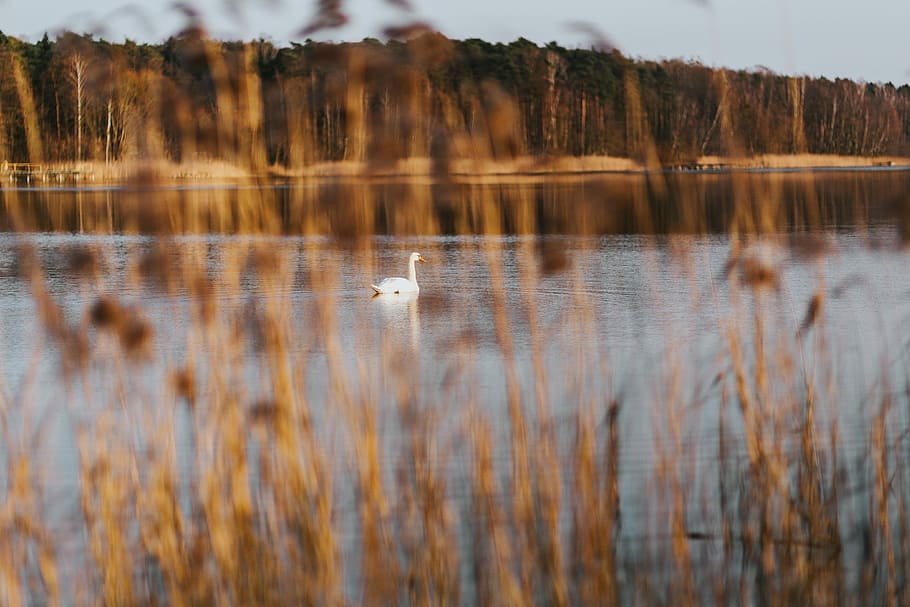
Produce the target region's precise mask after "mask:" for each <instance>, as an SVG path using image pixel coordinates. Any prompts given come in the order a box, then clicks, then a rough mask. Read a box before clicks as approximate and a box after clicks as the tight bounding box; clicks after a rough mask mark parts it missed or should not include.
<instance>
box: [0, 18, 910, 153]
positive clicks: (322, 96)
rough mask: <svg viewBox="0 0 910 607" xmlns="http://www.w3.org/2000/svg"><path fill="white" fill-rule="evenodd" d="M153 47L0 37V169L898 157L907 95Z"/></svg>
mask: <svg viewBox="0 0 910 607" xmlns="http://www.w3.org/2000/svg"><path fill="white" fill-rule="evenodd" d="M418 34H419V35H414V36H411V37H407V36H404V35H402V36H401V38H402V39H400V40H399V39H394V38H393V39H390V40H389V41H387V42H381V41H379V40H376V39H365V40H363V41H361V42H356V43H329V42H316V41H312V40H306V41H305V42H302V43H299V44H298V43H292V44H290V45H288V46H284V47H279V46H276V45H275V44H273V43H271V42H268V41H265V40H258V41H253V42H236V41H235V42H220V41H215V40H211V39H209V38H207V37H206V35H205V34H204V32H202V31H195V30H192V29H189V30H187V31H185V32H183V33H181V34H180V35H177V36H174V37H171V38H169V39H168V40H166V41H165V42H163V43H160V44H140V43H136V42H133V41H129V40H127V41H125V42H123V43H111V42H107V41H105V40H103V39H96V38H95V37H93V36H91V35H78V34H73V33H63V34H60V35H58V36H56V37H55V38H54V39H51V38H49V37H48V36H47V35H45V36H44V38H43V39H41V40H39V41H37V42H34V43H30V42H26V41H22V40H19V39H17V38H13V37H9V36H5V35H3V34H2V33H0V74H4V77H3V78H0V160H4V159H5V160H7V161H10V162H83V161H103V162H117V161H120V160H125V159H135V158H146V157H158V158H165V159H168V160H172V161H174V162H186V161H191V160H199V159H218V160H223V161H226V162H231V163H235V164H237V165H238V166H245V167H248V168H251V169H262V168H266V167H270V166H278V167H299V166H304V165H307V164H312V163H317V162H326V161H339V160H351V161H388V160H390V159H399V158H414V157H420V158H427V157H429V158H433V159H444V158H447V157H462V156H472V157H491V158H502V157H515V156H540V157H557V156H594V155H609V156H617V157H628V158H633V159H636V160H640V161H644V162H649V163H658V162H659V163H670V162H686V161H692V160H693V159H695V158H698V157H700V156H704V155H718V156H725V157H748V156H752V155H757V154H772V153H773V154H806V153H812V154H839V155H852V156H878V155H893V156H900V155H910V87H908V86H907V85H902V86H900V87H895V86H894V85H892V84H891V83H884V84H881V83H878V84H873V83H864V82H853V81H850V80H846V79H836V80H833V81H832V80H829V79H826V78H816V77H808V76H786V75H779V74H775V73H772V72H770V71H767V70H762V69H756V70H752V71H743V70H740V71H734V70H728V69H718V68H712V67H708V66H705V65H702V64H700V63H698V62H694V61H682V60H662V61H646V60H639V59H633V58H629V57H626V56H624V55H623V54H622V53H621V52H619V51H618V50H615V49H609V48H607V49H598V48H595V47H592V48H588V49H583V48H563V47H562V46H560V45H558V44H556V43H550V44H547V45H545V46H539V45H537V44H535V43H533V42H530V41H528V40H525V39H519V40H516V41H514V42H511V43H509V44H501V43H496V44H493V43H489V42H485V41H483V40H477V39H468V40H450V39H447V38H445V37H444V36H442V35H441V34H438V33H434V32H430V31H424V32H419V33H418Z"/></svg>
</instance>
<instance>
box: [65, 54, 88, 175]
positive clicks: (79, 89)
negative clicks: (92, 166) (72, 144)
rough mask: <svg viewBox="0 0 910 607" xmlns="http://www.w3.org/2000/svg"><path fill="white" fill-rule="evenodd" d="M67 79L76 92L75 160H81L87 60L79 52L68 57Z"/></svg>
mask: <svg viewBox="0 0 910 607" xmlns="http://www.w3.org/2000/svg"><path fill="white" fill-rule="evenodd" d="M69 68H70V71H69V73H68V76H69V80H70V82H71V83H72V85H73V89H74V92H75V93H76V162H82V106H83V99H84V96H85V82H86V77H87V71H88V61H86V60H85V58H84V57H83V56H82V54H81V53H74V54H73V55H71V56H70V58H69Z"/></svg>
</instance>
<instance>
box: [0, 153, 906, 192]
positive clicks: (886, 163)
mask: <svg viewBox="0 0 910 607" xmlns="http://www.w3.org/2000/svg"><path fill="white" fill-rule="evenodd" d="M10 166H12V165H10ZM28 166H31V167H38V168H36V169H34V173H33V174H32V175H28V176H26V177H25V178H23V177H22V174H19V175H13V174H12V173H10V172H9V171H8V170H7V163H4V164H3V169H4V170H3V174H2V179H3V182H14V183H16V185H21V184H22V183H23V182H27V183H29V184H32V183H33V184H34V186H35V187H38V186H40V185H43V184H46V185H48V186H53V185H55V184H65V185H74V184H75V185H83V184H92V185H108V184H110V185H116V184H141V185H154V184H156V183H159V182H176V183H187V182H216V181H223V180H228V181H248V180H257V179H263V178H266V179H272V180H276V181H297V180H324V179H354V180H358V179H364V180H383V179H417V180H427V181H429V182H434V181H437V180H438V179H439V177H440V170H439V169H438V168H436V167H434V162H433V161H432V160H431V159H429V158H408V159H402V160H396V161H393V162H388V163H382V164H375V163H369V162H358V161H334V162H323V163H317V164H312V165H308V166H306V167H304V168H302V169H300V170H288V169H287V168H286V167H275V166H272V167H267V168H265V169H263V170H262V171H261V172H253V171H249V170H246V169H244V168H241V167H239V166H237V165H233V164H230V163H227V162H223V161H195V162H190V163H174V162H170V161H164V160H152V161H137V160H128V161H118V162H116V163H110V164H105V163H103V162H82V163H48V164H44V165H28ZM905 170H910V157H897V156H875V157H865V156H834V155H823V154H794V155H783V154H765V155H761V156H755V157H749V158H732V157H731V158H725V157H717V156H706V157H702V158H698V159H695V160H692V161H686V162H676V163H666V164H662V165H659V166H657V165H653V166H646V165H645V164H642V163H640V162H637V161H635V160H632V159H630V158H620V157H613V156H581V157H571V156H564V157H555V158H539V157H531V156H526V157H518V158H514V159H509V160H493V159H473V158H467V159H465V158H461V159H453V160H451V161H449V162H448V163H447V166H446V167H444V169H443V170H442V171H441V174H442V175H444V176H447V177H448V178H449V179H451V180H453V181H456V182H469V183H473V182H484V181H500V180H503V179H510V178H511V179H519V180H539V179H543V178H548V177H553V178H571V177H581V178H584V177H590V176H595V175H611V174H613V175H633V176H634V175H654V174H713V175H717V174H730V173H812V172H840V171H844V172H848V171H905ZM49 176H52V178H48V177H49ZM0 187H2V186H0Z"/></svg>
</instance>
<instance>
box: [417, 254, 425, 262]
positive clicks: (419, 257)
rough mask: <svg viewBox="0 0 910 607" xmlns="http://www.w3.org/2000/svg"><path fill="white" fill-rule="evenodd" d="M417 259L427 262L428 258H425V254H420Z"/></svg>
mask: <svg viewBox="0 0 910 607" xmlns="http://www.w3.org/2000/svg"><path fill="white" fill-rule="evenodd" d="M417 261H423V262H426V259H424V258H423V255H420V256H418V257H417Z"/></svg>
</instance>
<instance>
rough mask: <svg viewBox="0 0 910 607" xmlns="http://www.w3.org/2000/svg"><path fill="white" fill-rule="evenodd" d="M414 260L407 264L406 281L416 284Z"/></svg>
mask: <svg viewBox="0 0 910 607" xmlns="http://www.w3.org/2000/svg"><path fill="white" fill-rule="evenodd" d="M414 261H415V260H414V258H411V260H410V261H409V262H408V280H410V281H411V282H413V283H414V284H415V285H416V284H417V268H416V267H415V266H414Z"/></svg>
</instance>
